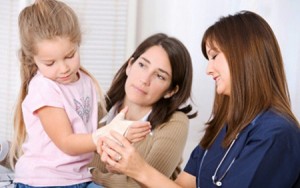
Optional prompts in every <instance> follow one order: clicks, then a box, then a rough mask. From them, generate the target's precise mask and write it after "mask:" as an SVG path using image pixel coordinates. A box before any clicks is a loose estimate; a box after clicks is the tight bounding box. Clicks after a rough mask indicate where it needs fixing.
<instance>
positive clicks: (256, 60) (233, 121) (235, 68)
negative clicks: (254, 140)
mask: <svg viewBox="0 0 300 188" xmlns="http://www.w3.org/2000/svg"><path fill="white" fill-rule="evenodd" d="M207 45H209V46H210V47H212V48H214V49H215V50H219V51H221V52H223V53H224V55H225V57H226V59H227V62H228V66H229V70H230V75H231V93H230V97H229V96H224V95H218V94H217V93H215V100H214V105H213V110H212V113H211V118H210V120H209V121H208V122H207V123H206V125H208V127H207V128H206V132H205V134H204V137H203V138H202V140H201V142H200V145H201V146H202V147H204V148H208V147H210V146H211V145H212V143H213V142H214V140H215V138H216V136H217V134H218V133H219V132H220V130H221V129H222V128H223V127H224V126H225V124H227V133H226V136H225V139H224V141H223V146H224V147H228V146H229V144H230V143H231V141H232V140H233V139H234V138H235V137H236V135H237V134H238V133H239V132H240V131H241V130H243V129H244V128H245V127H246V126H247V125H248V124H249V123H250V122H251V121H252V120H253V119H254V118H255V117H256V116H257V114H259V113H260V112H262V111H265V110H267V109H269V108H273V109H274V110H275V111H276V112H278V113H279V114H281V115H282V116H285V117H287V118H288V119H290V120H291V121H294V122H296V124H298V125H299V123H298V122H297V119H296V117H295V116H294V115H293V113H292V111H291V106H290V97H289V91H288V86H287V81H286V76H285V72H284V65H283V60H282V56H281V52H280V48H279V45H278V42H277V40H276V37H275V35H274V33H273V31H272V29H271V27H270V26H269V25H268V23H267V22H266V21H265V20H264V19H263V18H262V17H261V16H259V15H257V14H255V13H253V12H250V11H241V12H239V13H237V14H235V15H229V16H227V17H221V18H220V19H219V21H217V22H216V23H215V24H213V25H212V26H210V27H209V28H208V29H207V30H206V32H205V33H204V36H203V39H202V44H201V47H202V53H203V55H204V56H205V58H206V59H208V56H207V52H206V47H207ZM217 47H218V49H217Z"/></svg>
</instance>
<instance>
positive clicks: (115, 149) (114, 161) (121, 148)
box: [97, 131, 147, 178]
mask: <svg viewBox="0 0 300 188" xmlns="http://www.w3.org/2000/svg"><path fill="white" fill-rule="evenodd" d="M111 135H112V137H113V138H114V139H115V140H116V141H117V142H118V143H116V142H115V141H114V140H112V139H110V138H108V137H105V138H101V139H100V142H99V145H98V150H97V151H99V154H100V155H101V160H102V161H103V162H104V163H107V164H108V165H109V166H110V170H111V171H116V172H119V173H123V174H126V175H127V176H130V177H132V178H137V176H138V174H139V173H138V172H140V170H141V169H143V166H145V165H147V163H146V162H145V161H144V159H143V158H142V157H141V156H140V154H139V153H138V152H137V151H136V150H135V148H134V147H133V146H132V145H131V143H130V142H129V141H128V140H127V139H126V138H125V137H123V136H122V135H121V134H119V133H117V132H115V131H111Z"/></svg>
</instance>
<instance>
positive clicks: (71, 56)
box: [66, 53, 75, 59]
mask: <svg viewBox="0 0 300 188" xmlns="http://www.w3.org/2000/svg"><path fill="white" fill-rule="evenodd" d="M74 55H75V53H73V54H72V55H69V56H67V57H66V59H72V58H73V57H74Z"/></svg>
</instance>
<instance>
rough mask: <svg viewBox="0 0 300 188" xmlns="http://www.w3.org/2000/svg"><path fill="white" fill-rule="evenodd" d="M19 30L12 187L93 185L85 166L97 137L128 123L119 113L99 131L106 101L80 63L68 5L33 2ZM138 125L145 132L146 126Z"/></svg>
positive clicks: (78, 38) (75, 29) (75, 22)
mask: <svg viewBox="0 0 300 188" xmlns="http://www.w3.org/2000/svg"><path fill="white" fill-rule="evenodd" d="M19 30H20V41H21V49H20V61H21V81H22V82H21V92H20V96H19V100H18V105H17V108H16V113H15V125H14V126H15V137H14V140H13V142H12V147H11V155H10V158H11V160H10V161H11V163H14V161H17V162H16V165H15V179H14V182H15V184H16V187H23V186H25V187H33V186H34V187H44V186H74V187H75V186H76V187H78V186H79V187H84V186H86V184H87V183H88V182H90V181H91V175H90V174H89V172H88V170H87V167H86V165H87V163H89V162H90V160H91V158H92V156H93V153H92V152H93V151H94V150H95V149H96V145H95V144H96V143H97V140H98V138H99V136H101V135H103V134H108V131H109V129H118V130H119V131H120V132H121V133H122V134H124V132H125V131H126V130H127V127H128V126H129V125H130V124H132V122H130V121H122V119H124V112H125V111H123V113H120V114H119V115H118V117H117V118H115V119H114V120H113V122H112V123H111V124H109V125H108V126H106V127H105V128H102V129H99V130H97V124H98V115H99V117H101V116H102V114H104V113H105V102H104V101H103V98H104V97H103V94H102V92H101V90H100V88H99V87H98V85H97V82H96V80H95V79H94V78H93V77H92V76H91V75H90V74H89V73H88V72H87V71H86V70H85V69H84V68H83V67H81V65H80V57H79V45H80V42H81V32H80V27H79V23H78V19H77V17H76V14H75V13H74V12H73V10H72V9H71V8H70V7H68V6H67V5H65V4H64V3H62V2H58V1H55V0H47V1H45V0H40V1H36V2H35V3H34V4H33V5H31V6H28V7H26V8H25V9H24V10H23V11H22V12H21V13H20V15H19ZM95 86H96V87H95ZM95 88H97V91H98V94H99V97H98V96H97V92H96V89H95ZM98 99H99V101H98ZM98 102H99V104H100V107H99V113H98ZM136 126H140V127H142V128H143V130H142V131H141V132H142V133H143V134H146V133H147V132H149V125H148V124H147V123H136ZM131 132H132V131H131ZM91 133H92V134H91ZM129 137H130V136H129ZM133 139H134V138H133Z"/></svg>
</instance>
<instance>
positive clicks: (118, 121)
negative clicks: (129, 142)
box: [92, 112, 133, 145]
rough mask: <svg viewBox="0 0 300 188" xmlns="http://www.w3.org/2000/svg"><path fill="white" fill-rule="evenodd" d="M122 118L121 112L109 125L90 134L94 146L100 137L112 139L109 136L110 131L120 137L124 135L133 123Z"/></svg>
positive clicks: (123, 115)
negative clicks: (118, 134)
mask: <svg viewBox="0 0 300 188" xmlns="http://www.w3.org/2000/svg"><path fill="white" fill-rule="evenodd" d="M124 118H125V114H124V113H123V112H120V113H119V114H117V115H116V117H115V118H114V119H113V120H112V121H111V122H110V123H109V124H107V125H105V126H104V127H101V128H99V129H98V130H96V131H95V132H94V133H93V134H92V137H93V141H94V143H95V145H97V143H98V140H99V138H100V137H102V136H108V137H110V138H112V137H111V136H110V131H111V130H114V131H116V132H118V133H120V134H122V135H125V134H126V131H127V129H128V127H129V126H130V125H131V124H132V123H133V121H128V120H125V119H124ZM112 139H113V138H112Z"/></svg>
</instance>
